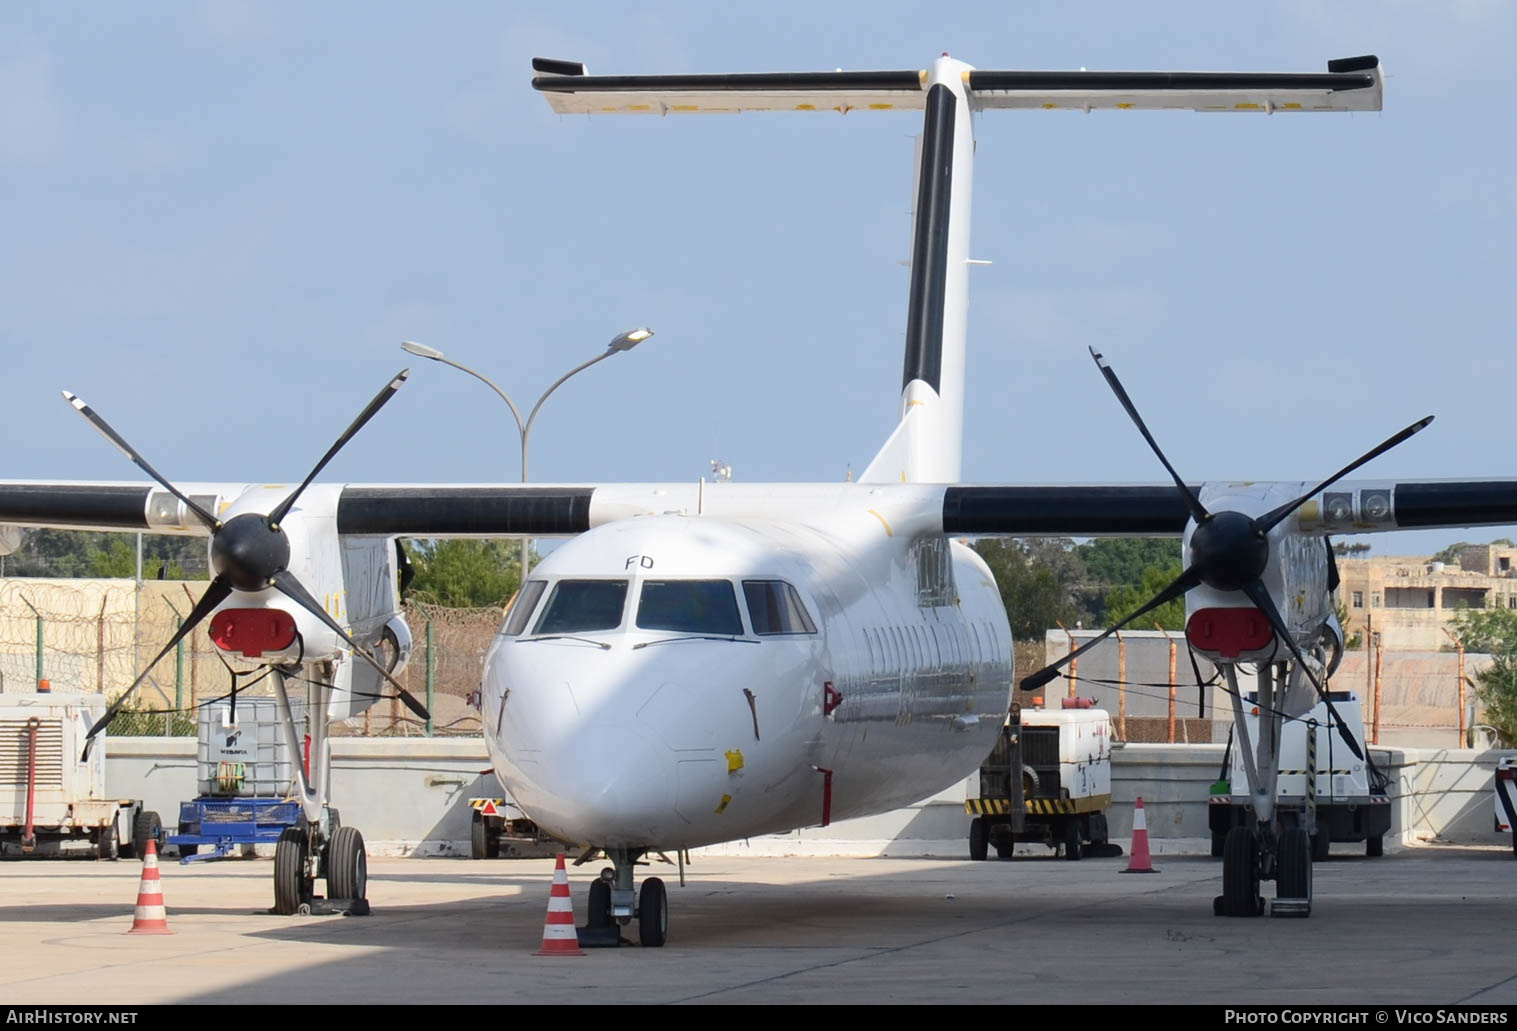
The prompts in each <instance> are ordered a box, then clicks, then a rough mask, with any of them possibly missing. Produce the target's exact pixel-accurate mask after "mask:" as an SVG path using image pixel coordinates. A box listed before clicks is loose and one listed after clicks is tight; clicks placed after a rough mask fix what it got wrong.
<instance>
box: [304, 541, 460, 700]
mask: <svg viewBox="0 0 1517 1031" xmlns="http://www.w3.org/2000/svg"><path fill="white" fill-rule="evenodd" d="M274 586H275V587H277V588H279V590H280V592H281V593H283V594H284V595H285V597H287V598H289V599H290V600H291V601H293V602H294V603H295V604H297V605H299V606H300V607H301V608H303V609H305V610H306V611H307V612H309V613H310V614H311V615H313V616H315V617H316V618H317V619H319V620H321V621H322V622H323V623H325V624H326V625H327V626H328V627H329V628H331V630H332V632H333V633H334V634H336V635H337V636H338V637H340V638H341V639H342V640H344V641H346V642H347V643H348V647H350V648H352V649H353V654H355V655H361V656H363V658H364V661H365V662H367V663H368V664H369V665H370V666H373V667H374V668H375V669H376V670H378V671H379V675H380V676H382V677H384V678H385V679H386V680H388V681H389V682H390V684H391V685H392V686H393V687H394V688H395V690H396V691H397V692H398V693H399V695H400V700H401V701H402V702H403V703H404V704H405V707H406V708H407V709H410V710H411V711H412V712H413V713H415V714H416V717H417V718H418V719H423V720H425V719H431V716H430V715H429V714H428V713H427V708H426V706H424V705H422V704H421V703H420V702H418V701H417V700H416V698H415V697H414V696H413V695H412V694H411V692H409V691H407V690H406V689H405V688H404V687H403V686H401V683H400V681H398V680H396V679H395V678H394V677H392V676H390V671H389V670H387V669H385V668H384V666H382V665H380V663H379V660H378V659H376V658H374V656H372V655H370V654H369V653H368V652H367V651H366V650H365V649H364V648H362V647H360V646H359V644H358V642H357V641H355V640H353V638H351V637H349V636H348V632H347V631H346V630H344V629H343V628H342V624H341V623H339V622H337V620H335V619H333V618H332V616H331V614H330V613H328V612H327V610H326V609H324V608H322V607H321V602H319V601H317V600H316V599H315V598H313V597H311V595H310V593H309V592H308V591H307V590H306V589H305V588H304V587H302V586H301V585H300V581H299V580H297V579H295V575H294V574H293V573H291V572H290V571H289V570H288V569H281V570H280V571H279V572H277V573H275V574H274Z"/></svg>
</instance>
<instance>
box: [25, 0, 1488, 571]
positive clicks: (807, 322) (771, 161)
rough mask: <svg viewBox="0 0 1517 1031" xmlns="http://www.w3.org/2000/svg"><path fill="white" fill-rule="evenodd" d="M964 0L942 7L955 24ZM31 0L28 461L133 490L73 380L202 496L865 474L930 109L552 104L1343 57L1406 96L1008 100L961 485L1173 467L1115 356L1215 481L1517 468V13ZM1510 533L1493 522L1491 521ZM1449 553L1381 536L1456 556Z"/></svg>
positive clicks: (1300, 67)
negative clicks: (885, 79) (563, 73)
mask: <svg viewBox="0 0 1517 1031" xmlns="http://www.w3.org/2000/svg"><path fill="white" fill-rule="evenodd" d="M936 6H939V7H946V6H948V5H936ZM421 11H422V8H420V7H418V6H417V5H415V4H399V3H364V4H358V3H323V4H319V5H315V4H293V3H289V4H285V3H246V4H243V3H175V4H159V5H134V6H132V7H128V6H125V5H98V4H65V3H12V4H7V5H5V7H4V9H3V12H0V197H3V200H0V214H3V218H0V225H3V227H4V231H3V233H0V357H3V361H4V366H3V367H4V372H5V382H6V387H7V389H6V390H5V399H6V404H5V405H4V406H3V409H0V431H3V433H4V438H5V440H6V441H7V442H8V446H7V448H6V452H5V456H6V457H5V463H4V469H3V472H0V475H4V476H7V477H35V478H53V477H67V478H75V479H91V478H112V479H120V478H133V475H134V473H135V470H133V469H132V468H131V467H130V466H128V465H127V464H126V463H125V461H124V460H123V459H122V458H121V457H120V456H119V455H118V454H117V453H116V452H115V451H114V450H112V449H111V448H109V447H108V446H106V444H105V443H104V442H103V441H101V440H100V439H99V438H98V437H97V436H96V435H95V434H94V433H93V431H91V430H90V429H89V428H88V427H87V426H86V425H85V424H84V423H83V421H82V420H80V419H79V418H78V417H77V416H75V415H73V414H72V413H70V412H69V411H68V409H67V408H66V407H65V405H64V404H63V402H62V401H61V400H59V398H58V394H57V391H58V389H59V388H62V387H67V388H69V389H71V390H74V391H76V392H78V393H79V394H80V395H81V396H83V397H84V398H86V399H87V400H89V401H90V402H91V403H92V404H93V405H95V407H97V408H98V409H100V410H101V411H102V412H103V413H104V414H105V415H106V416H107V417H108V418H109V419H111V420H112V421H113V422H114V423H115V424H116V425H117V427H118V429H120V430H121V431H122V432H123V433H124V434H125V435H126V436H127V437H128V438H129V439H130V440H132V441H133V442H134V443H136V444H137V445H138V447H140V448H141V449H142V450H143V451H144V452H145V453H146V454H147V455H148V456H149V458H150V460H152V461H153V462H154V463H155V464H156V465H158V466H159V468H160V469H162V470H164V471H165V472H167V473H169V474H170V475H171V476H174V477H176V478H180V479H186V480H190V479H199V480H214V479H226V480H250V481H259V480H289V479H293V478H295V477H298V476H300V475H301V474H303V472H304V471H305V469H306V468H307V467H308V466H309V465H310V464H311V463H312V462H313V461H314V460H315V458H316V457H317V456H318V455H319V454H320V453H321V451H323V450H324V449H325V447H326V445H327V443H328V442H329V441H330V439H331V438H333V437H334V436H335V435H336V434H337V433H338V432H339V431H340V429H341V428H342V426H344V425H346V423H347V421H348V420H349V419H350V418H351V416H352V415H353V414H354V413H356V412H357V410H358V409H359V408H360V407H361V406H362V405H363V403H364V402H365V401H366V400H367V399H368V398H369V397H370V396H371V395H372V394H373V392H374V391H375V390H377V389H378V388H379V386H380V385H381V384H382V383H383V382H384V381H385V379H386V377H387V376H388V375H389V374H390V373H392V372H393V371H395V370H396V369H398V368H400V367H401V366H402V365H404V364H408V363H409V364H412V365H413V368H414V374H413V377H412V381H411V383H410V384H409V385H408V386H407V387H406V389H405V390H404V391H403V392H402V393H401V395H400V396H399V397H398V398H397V399H396V400H395V401H394V402H393V403H392V404H391V405H390V407H389V408H387V409H386V411H385V412H384V413H383V414H382V416H381V417H380V418H378V419H376V420H375V421H374V422H373V423H372V424H371V425H370V426H369V427H368V428H367V429H366V430H365V431H364V433H363V434H362V435H361V436H360V437H359V438H358V439H357V440H356V441H355V442H354V443H353V444H351V445H350V446H349V447H348V449H347V451H346V452H344V454H343V455H342V457H341V458H339V459H338V460H337V462H335V463H334V464H333V465H332V466H331V467H330V468H329V470H328V474H327V477H328V478H332V479H349V480H370V481H373V480H379V481H386V480H391V481H393V480H411V481H433V480H436V481H474V480H514V479H516V478H517V476H518V475H519V468H518V464H517V457H516V456H517V443H516V434H515V429H514V426H513V425H512V423H511V421H510V418H509V413H507V412H506V411H505V409H504V406H502V405H501V404H500V403H499V401H497V400H496V399H495V398H494V396H493V395H492V394H490V393H489V392H488V391H487V390H486V389H485V388H484V387H483V386H482V385H480V384H479V383H477V382H474V381H473V380H471V379H468V378H467V377H465V376H462V375H461V374H459V373H457V372H455V371H453V370H450V369H447V368H444V367H442V366H438V365H436V364H433V363H426V362H418V360H416V359H411V358H410V357H409V356H407V355H404V354H402V353H401V352H400V350H399V346H398V345H399V342H400V341H401V340H402V339H404V338H412V339H416V340H421V341H423V342H426V343H428V344H431V345H432V346H434V347H438V348H440V349H442V350H444V351H446V352H447V353H448V354H450V355H451V356H453V357H455V358H457V359H458V360H460V361H463V362H465V363H467V364H470V365H473V366H475V367H477V368H479V369H481V370H482V371H484V372H486V373H487V374H488V375H491V376H492V377H494V378H496V379H497V380H498V381H499V382H501V384H502V385H503V386H505V388H506V389H507V390H508V391H509V392H510V393H511V394H512V395H513V397H514V398H515V399H516V401H517V402H518V404H519V405H522V406H529V405H530V404H531V403H532V401H533V400H534V399H535V398H536V396H537V394H538V393H539V392H540V391H541V390H542V389H543V388H544V387H545V386H547V384H549V383H550V382H552V380H553V379H555V378H556V377H557V376H558V375H559V374H560V373H561V372H563V371H565V370H566V369H567V368H569V367H570V366H572V365H574V364H577V363H578V362H579V361H581V360H583V359H584V358H587V357H589V356H591V355H593V354H595V353H597V352H598V351H599V350H600V349H601V347H602V346H603V345H604V342H605V341H606V340H607V339H609V338H610V337H611V336H612V335H614V334H615V333H616V332H618V331H619V330H622V329H625V328H629V327H632V326H635V325H640V324H647V325H649V326H652V327H653V328H654V329H655V330H656V331H657V334H658V335H657V336H656V337H655V338H654V339H653V340H651V341H649V342H648V343H645V344H643V345H642V346H641V347H640V348H639V349H638V350H636V351H634V352H632V353H631V354H629V355H623V356H619V357H617V358H614V359H612V360H609V361H607V362H604V363H602V364H601V365H599V366H597V367H596V368H595V369H593V370H591V371H589V372H587V373H586V374H585V375H583V376H582V377H579V378H577V379H576V380H574V381H573V382H571V383H570V384H569V385H568V386H566V387H565V388H563V390H562V391H561V392H560V393H559V394H557V395H555V396H554V398H553V399H552V401H550V402H549V403H548V405H547V406H545V408H544V414H543V415H542V417H541V418H540V419H539V421H538V427H537V429H536V430H535V431H534V441H533V458H532V464H533V469H532V472H533V479H534V480H542V481H547V480H553V481H598V480H676V479H680V480H693V479H695V478H696V477H698V476H700V475H702V474H703V473H705V472H707V471H708V470H707V463H708V461H709V460H710V459H711V458H713V457H717V456H720V457H721V458H723V459H725V460H726V461H727V462H729V463H731V465H732V466H733V467H734V469H735V473H736V477H737V478H738V479H740V480H748V481H757V480H830V479H841V478H842V476H843V473H844V470H845V468H846V467H847V466H848V465H849V464H850V463H851V464H852V466H853V468H854V469H855V470H858V469H861V468H862V467H863V466H864V465H865V464H867V462H868V461H869V458H870V457H871V456H872V454H873V452H874V451H875V449H876V448H877V447H878V445H879V444H880V442H882V441H883V440H884V439H885V437H886V436H887V434H888V433H889V431H890V428H891V425H892V423H893V420H894V416H895V412H896V406H897V392H898V389H899V379H900V367H901V348H902V340H903V333H904V325H905V290H906V281H907V272H906V269H905V268H904V267H902V265H901V264H900V262H901V260H902V259H904V258H905V257H906V256H907V253H908V247H909V234H910V226H909V223H908V220H907V211H908V209H909V207H910V205H911V197H910V192H911V183H912V168H911V161H912V137H913V136H914V135H915V133H916V132H917V131H918V128H919V126H918V124H917V118H916V116H914V115H911V114H891V115H863V114H857V115H850V116H848V117H846V118H843V117H839V116H835V115H831V114H817V115H793V116H791V115H743V116H738V117H723V116H712V117H691V118H668V119H650V118H621V119H618V118H606V119H586V118H560V117H559V116H556V115H554V114H553V113H552V112H551V111H550V110H549V109H548V106H547V104H546V103H545V102H544V101H543V100H542V98H541V97H540V96H538V95H537V94H536V93H534V92H533V91H532V90H531V89H530V88H529V86H528V81H529V79H530V76H531V72H530V68H529V60H530V58H531V57H532V56H534V55H543V56H554V57H563V58H570V59H576V60H583V61H585V62H586V63H588V65H589V66H590V69H591V71H592V72H607V73H610V72H626V73H632V72H680V71H770V70H804V69H814V68H834V67H845V68H918V67H922V66H924V65H925V64H926V63H927V62H929V61H930V60H931V59H932V58H933V57H934V56H936V55H937V54H938V53H939V52H941V51H944V50H946V51H949V52H951V53H952V54H953V55H954V56H956V57H960V58H962V59H964V60H966V61H969V62H970V63H973V64H976V65H978V66H980V67H987V68H994V67H1001V68H1075V67H1081V66H1085V67H1089V68H1092V69H1098V68H1138V69H1173V70H1184V69H1217V68H1221V69H1239V70H1243V69H1247V70H1279V71H1316V70H1320V69H1322V68H1324V67H1325V62H1326V61H1327V60H1328V59H1329V58H1333V57H1343V56H1350V55H1355V54H1361V53H1368V52H1373V53H1377V54H1379V55H1380V57H1381V59H1382V61H1383V62H1384V65H1385V68H1386V70H1387V73H1388V78H1387V82H1386V90H1385V111H1384V112H1383V113H1381V114H1361V115H1351V116H1344V115H1333V116H1296V117H1292V116H1288V115H1279V116H1275V117H1272V118H1263V117H1253V116H1237V117H1228V116H1204V115H1197V114H1190V113H1179V112H1176V113H1167V112H1166V113H1161V112H1152V113H1147V112H1145V113H1118V112H1108V113H1096V114H1092V115H1089V116H1083V115H1077V114H1069V113H1062V112H1049V113H1044V112H990V113H988V114H986V115H984V116H982V117H981V118H979V119H978V120H977V123H976V134H977V138H978V141H979V143H978V154H977V161H976V169H975V180H976V181H975V201H976V205H975V213H974V230H973V239H974V244H973V251H974V254H975V256H976V257H978V258H982V259H989V260H992V261H993V262H994V264H993V265H991V266H989V267H980V268H977V269H976V270H975V272H974V279H973V281H972V300H971V304H972V308H971V314H970V356H969V362H970V393H969V396H968V413H967V423H966V425H967V434H968V437H967V440H966V447H965V475H966V478H967V479H969V480H973V481H979V482H1018V481H1026V482H1047V481H1071V480H1073V481H1082V482H1083V481H1092V482H1095V481H1157V480H1160V479H1162V470H1161V469H1160V468H1159V467H1158V465H1157V463H1156V462H1155V461H1154V460H1153V459H1152V458H1151V456H1149V454H1148V453H1147V450H1146V449H1145V448H1144V446H1143V444H1142V441H1141V440H1140V439H1139V438H1138V437H1137V435H1136V434H1135V433H1134V432H1133V431H1132V429H1131V427H1130V426H1129V424H1128V423H1127V422H1126V418H1125V416H1124V415H1123V413H1122V412H1121V410H1120V408H1118V406H1117V405H1116V404H1115V402H1114V401H1113V400H1112V398H1111V397H1110V395H1109V394H1108V392H1107V391H1106V388H1105V386H1104V384H1103V383H1102V381H1101V379H1100V376H1099V375H1098V374H1097V372H1096V371H1095V369H1094V367H1093V366H1092V365H1091V362H1090V359H1089V357H1088V356H1087V354H1086V347H1087V346H1090V345H1096V346H1097V347H1098V348H1099V349H1101V350H1103V351H1105V352H1106V354H1107V355H1108V357H1109V358H1110V359H1111V361H1112V363H1113V365H1114V367H1115V368H1116V369H1117V370H1118V372H1119V373H1120V374H1121V375H1122V377H1123V379H1124V380H1125V382H1126V383H1127V386H1128V390H1129V392H1130V393H1131V394H1132V395H1133V397H1134V399H1135V400H1136V401H1137V403H1138V404H1139V405H1140V407H1141V408H1142V409H1143V410H1144V412H1145V413H1146V415H1147V417H1148V420H1149V423H1150V425H1151V426H1152V428H1153V429H1154V431H1155V433H1156V434H1157V435H1158V437H1159V439H1160V440H1161V442H1163V443H1164V445H1165V447H1166V449H1167V450H1168V452H1169V454H1170V457H1171V458H1172V460H1173V461H1174V462H1175V463H1176V465H1177V466H1178V467H1179V468H1180V469H1181V470H1182V471H1184V473H1185V474H1186V475H1187V476H1188V477H1190V478H1198V479H1199V478H1232V477H1245V476H1247V477H1258V478H1298V479H1315V478H1318V477H1320V476H1323V475H1326V474H1327V473H1328V472H1330V471H1331V470H1332V469H1334V468H1336V467H1337V466H1339V465H1341V464H1343V462H1345V461H1347V460H1348V459H1349V458H1351V457H1352V456H1353V455H1355V454H1358V453H1359V452H1361V451H1363V450H1366V449H1367V448H1368V447H1369V446H1371V445H1372V444H1374V443H1376V442H1378V441H1379V440H1381V439H1382V438H1384V437H1386V436H1388V435H1389V434H1390V433H1392V432H1393V431H1394V430H1396V429H1399V428H1400V427H1401V426H1403V425H1405V424H1407V423H1409V422H1411V421H1412V420H1413V419H1415V418H1417V417H1419V416H1422V415H1424V414H1428V413H1430V412H1431V413H1435V414H1436V415H1437V416H1438V421H1437V422H1436V423H1435V424H1434V425H1433V426H1432V427H1431V428H1430V429H1429V430H1428V431H1427V432H1425V433H1423V434H1422V435H1421V436H1419V437H1418V438H1417V439H1415V440H1413V441H1412V442H1410V443H1408V444H1406V445H1404V446H1403V447H1401V448H1400V449H1398V450H1397V451H1395V452H1393V453H1392V454H1390V455H1388V456H1386V457H1384V458H1382V459H1380V460H1378V461H1377V462H1376V463H1375V464H1374V465H1372V466H1371V467H1369V469H1367V470H1366V474H1371V475H1382V476H1387V477H1391V476H1403V477H1423V476H1517V456H1514V454H1513V448H1512V446H1511V441H1512V430H1513V419H1512V408H1513V403H1512V402H1513V385H1514V384H1517V349H1514V348H1513V346H1512V342H1513V340H1514V338H1517V334H1514V329H1517V314H1514V305H1513V300H1512V296H1513V294H1512V284H1513V272H1514V264H1517V261H1514V257H1513V249H1512V241H1513V239H1514V237H1517V232H1514V231H1517V173H1514V171H1513V169H1514V167H1517V162H1514V156H1517V155H1514V151H1517V133H1513V132H1512V130H1511V124H1512V107H1513V101H1514V99H1517V88H1514V87H1517V69H1514V67H1513V65H1512V62H1511V61H1510V54H1509V49H1510V42H1511V40H1512V39H1513V38H1517V14H1514V8H1513V7H1512V6H1510V5H1507V4H1498V3H1482V2H1473V0H1471V2H1464V3H1436V4H1435V3H1431V2H1426V3H1414V2H1408V0H1381V2H1374V3H1368V2H1365V3H1348V2H1346V3H1333V4H1327V3H1321V4H1318V3H1309V2H1304V0H1303V2H1289V3H1280V4H1273V5H1249V6H1248V7H1247V8H1244V7H1243V6H1240V5H1217V4H1198V3H1193V4H1179V3H1176V4H1165V5H1158V7H1157V10H1156V11H1151V10H1146V9H1145V8H1144V7H1141V6H1134V5H1131V4H1065V3H1059V4H1053V3H1049V4H1030V3H1029V4H1015V5H1011V4H1004V3H1001V4H983V5H975V4H957V5H952V6H951V7H949V9H947V10H936V11H929V10H928V9H927V5H922V4H911V3H884V2H870V3H838V4H817V3H809V4H796V3H766V4H764V5H761V6H760V5H748V9H739V8H737V7H734V6H733V5H713V4H697V3H656V2H653V3H639V4H637V5H628V4H610V3H604V4H603V3H581V4H576V5H573V6H572V8H570V7H564V6H562V5H535V4H534V5H506V4H479V5H471V4H456V3H455V4H449V5H446V6H445V7H443V8H442V13H441V14H437V13H433V12H431V11H429V12H428V14H427V16H426V17H421V16H420V12H421ZM1502 532H1508V533H1510V532H1511V531H1491V532H1489V533H1487V532H1485V531H1476V532H1473V533H1471V534H1469V535H1466V536H1471V537H1474V538H1476V539H1484V538H1486V537H1489V536H1495V535H1497V534H1499V533H1502ZM1455 536H1461V535H1451V534H1417V535H1403V536H1400V537H1398V539H1397V540H1396V541H1394V542H1386V541H1380V540H1377V541H1376V542H1375V544H1376V551H1378V552H1381V553H1384V552H1387V551H1395V552H1407V551H1417V550H1422V549H1423V548H1432V547H1437V546H1438V545H1440V544H1441V543H1444V542H1446V541H1447V540H1449V539H1452V538H1453V537H1455Z"/></svg>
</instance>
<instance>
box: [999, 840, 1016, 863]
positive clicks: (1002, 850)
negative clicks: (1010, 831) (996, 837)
mask: <svg viewBox="0 0 1517 1031" xmlns="http://www.w3.org/2000/svg"><path fill="white" fill-rule="evenodd" d="M1016 851H1017V843H1016V842H1015V841H1003V842H1001V843H1000V844H999V845H997V846H996V858H997V859H1010V858H1011V857H1012V856H1013V855H1015V854H1016Z"/></svg>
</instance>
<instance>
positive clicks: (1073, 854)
mask: <svg viewBox="0 0 1517 1031" xmlns="http://www.w3.org/2000/svg"><path fill="white" fill-rule="evenodd" d="M1064 858H1065V859H1069V860H1075V859H1079V858H1080V821H1079V820H1067V821H1065V823H1064Z"/></svg>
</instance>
